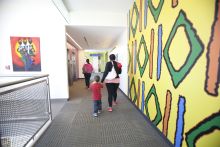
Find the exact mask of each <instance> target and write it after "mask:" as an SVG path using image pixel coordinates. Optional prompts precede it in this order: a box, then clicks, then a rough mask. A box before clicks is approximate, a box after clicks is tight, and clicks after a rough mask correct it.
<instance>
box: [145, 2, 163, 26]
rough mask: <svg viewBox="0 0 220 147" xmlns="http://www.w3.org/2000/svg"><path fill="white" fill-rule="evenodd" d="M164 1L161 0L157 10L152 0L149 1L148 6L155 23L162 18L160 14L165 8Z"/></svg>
mask: <svg viewBox="0 0 220 147" xmlns="http://www.w3.org/2000/svg"><path fill="white" fill-rule="evenodd" d="M163 3H164V0H160V2H159V4H158V6H157V8H155V7H154V5H153V3H152V0H148V6H149V8H150V11H151V14H152V15H153V18H154V21H155V22H157V21H158V18H159V16H160V12H161V10H162V7H163Z"/></svg>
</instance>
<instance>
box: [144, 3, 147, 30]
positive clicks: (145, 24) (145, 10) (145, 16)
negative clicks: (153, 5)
mask: <svg viewBox="0 0 220 147" xmlns="http://www.w3.org/2000/svg"><path fill="white" fill-rule="evenodd" d="M147 11H148V0H145V2H144V28H145V29H146V27H147Z"/></svg>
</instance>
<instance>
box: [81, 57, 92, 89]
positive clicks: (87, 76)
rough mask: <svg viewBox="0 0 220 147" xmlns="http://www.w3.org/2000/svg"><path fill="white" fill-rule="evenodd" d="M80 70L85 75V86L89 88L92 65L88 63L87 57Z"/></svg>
mask: <svg viewBox="0 0 220 147" xmlns="http://www.w3.org/2000/svg"><path fill="white" fill-rule="evenodd" d="M82 71H83V74H84V77H85V83H86V87H87V88H89V85H90V78H91V74H92V71H93V66H92V64H90V63H89V59H86V63H85V64H84V65H83V68H82Z"/></svg>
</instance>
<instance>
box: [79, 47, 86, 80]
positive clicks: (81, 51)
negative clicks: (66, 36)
mask: <svg viewBox="0 0 220 147" xmlns="http://www.w3.org/2000/svg"><path fill="white" fill-rule="evenodd" d="M78 56H79V78H84V75H83V74H82V67H83V64H84V63H85V54H84V50H78Z"/></svg>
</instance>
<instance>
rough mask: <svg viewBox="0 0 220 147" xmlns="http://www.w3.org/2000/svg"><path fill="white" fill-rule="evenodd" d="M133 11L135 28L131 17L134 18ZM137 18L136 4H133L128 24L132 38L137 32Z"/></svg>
mask: <svg viewBox="0 0 220 147" xmlns="http://www.w3.org/2000/svg"><path fill="white" fill-rule="evenodd" d="M134 11H135V13H136V21H135V26H134V27H133V24H132V22H133V17H134ZM138 18H139V12H138V8H137V4H136V2H134V5H133V9H132V14H131V22H130V26H131V31H132V35H133V37H134V36H135V34H136V31H137V25H138Z"/></svg>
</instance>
